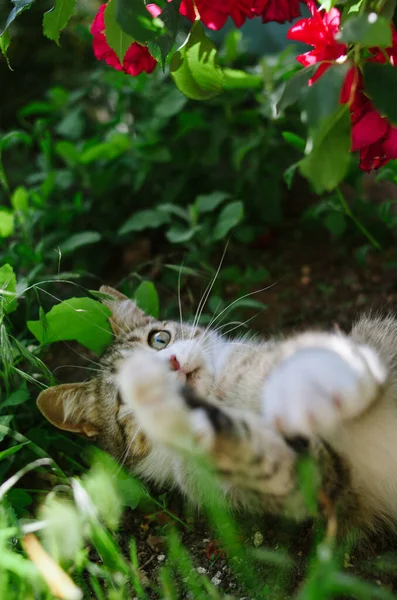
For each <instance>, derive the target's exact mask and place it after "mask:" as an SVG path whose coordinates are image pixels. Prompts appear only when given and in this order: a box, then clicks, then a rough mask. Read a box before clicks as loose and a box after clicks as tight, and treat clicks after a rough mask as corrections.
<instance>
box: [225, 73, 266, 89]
mask: <svg viewBox="0 0 397 600" xmlns="http://www.w3.org/2000/svg"><path fill="white" fill-rule="evenodd" d="M263 85H264V79H263V77H262V75H252V74H251V73H246V72H245V71H240V70H239V69H223V87H224V88H225V90H258V89H260V88H261V87H263Z"/></svg>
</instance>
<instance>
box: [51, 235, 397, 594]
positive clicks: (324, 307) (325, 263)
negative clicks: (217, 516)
mask: <svg viewBox="0 0 397 600" xmlns="http://www.w3.org/2000/svg"><path fill="white" fill-rule="evenodd" d="M361 245H362V240H360V244H359V245H357V247H354V246H349V247H346V246H345V245H341V244H339V243H338V242H335V241H329V240H325V239H323V240H319V239H318V237H317V238H312V239H310V238H309V239H307V238H305V239H302V237H301V235H300V234H299V233H294V232H293V231H292V232H291V230H289V231H287V232H284V233H283V234H281V233H280V234H278V235H276V236H275V237H274V239H272V241H271V243H270V244H269V243H268V242H266V244H265V247H259V248H256V249H252V250H251V251H250V252H251V254H252V258H253V263H254V264H256V265H258V266H265V267H266V268H267V269H268V270H269V272H270V275H271V278H270V279H267V280H266V281H265V282H264V284H263V285H269V284H272V283H275V282H277V283H275V285H273V286H272V287H271V288H270V289H268V290H267V291H264V292H262V293H260V294H258V296H257V297H256V298H257V299H260V300H262V301H263V302H264V303H265V304H266V305H267V307H268V308H267V310H265V311H264V312H263V313H261V314H260V315H259V316H258V317H256V319H255V321H253V323H254V324H253V328H254V329H255V330H257V331H258V332H260V333H262V334H263V335H271V334H275V333H279V332H280V331H283V332H289V331H292V330H297V329H302V328H304V327H307V326H314V327H321V328H323V329H331V328H332V327H334V326H337V327H339V328H340V329H342V330H346V331H348V330H349V327H350V325H351V323H352V321H354V319H355V318H356V317H357V315H358V314H359V313H361V312H363V311H368V310H382V311H388V310H394V309H395V305H396V302H397V263H396V262H395V259H394V253H393V251H392V250H390V251H387V252H369V253H368V254H367V255H366V257H365V259H364V260H363V261H362V262H361V263H360V262H359V261H358V260H357V256H356V255H357V250H358V248H359V247H360V246H361ZM144 246H145V252H147V250H148V248H147V244H144ZM129 255H130V254H129ZM138 260H139V252H138ZM230 262H233V259H231V261H230ZM128 268H131V264H128ZM261 287H263V286H262V285H261V284H258V286H257V288H258V289H259V288H261ZM229 291H230V293H231V295H232V294H234V293H235V295H236V296H238V289H231V290H229ZM51 353H52V357H51V361H50V362H51V363H52V364H56V365H57V366H58V367H59V366H60V365H62V364H67V363H70V362H73V364H79V362H78V361H79V360H80V361H81V364H84V357H83V358H81V357H80V359H79V357H77V356H73V359H72V360H71V359H70V351H69V350H68V349H66V350H65V346H64V345H53V349H52V351H51ZM61 373H62V376H61V377H60V379H62V380H63V381H70V380H72V379H74V380H75V379H76V371H75V370H74V369H71V370H69V371H68V370H67V369H66V370H64V369H62V371H60V372H58V373H57V376H58V375H61ZM166 506H167V510H168V511H169V512H164V511H158V510H157V511H156V509H154V507H152V509H151V510H148V509H146V510H141V511H128V512H127V514H126V515H125V519H124V523H123V527H122V529H121V531H120V533H119V541H120V544H121V546H122V547H125V549H126V553H127V554H128V552H129V550H128V543H129V539H130V537H131V536H134V537H135V539H136V542H137V551H138V558H139V564H140V571H139V573H140V578H141V581H142V584H143V585H147V586H148V594H149V596H150V597H153V598H155V597H158V596H156V595H155V593H154V592H151V591H150V590H151V589H152V585H153V583H154V582H155V581H156V580H157V575H158V571H159V567H161V566H163V565H164V564H165V563H166V562H167V560H168V558H169V557H168V550H167V545H166V540H165V533H166V531H167V528H168V527H170V525H173V524H175V525H176V526H177V528H178V530H179V534H180V537H181V539H182V541H183V543H184V546H185V547H186V548H187V549H188V550H189V552H190V555H191V557H192V560H193V563H194V565H195V568H196V569H197V571H198V572H199V573H202V574H205V575H206V576H207V577H208V579H209V580H210V581H211V582H212V583H213V585H214V586H215V587H216V588H217V589H218V590H219V591H220V592H223V593H224V594H226V595H230V596H232V597H233V598H240V600H242V599H243V598H244V599H248V596H247V594H246V593H245V591H244V586H242V584H241V583H240V582H239V579H238V577H237V576H236V574H235V572H236V570H237V571H238V561H239V559H238V558H237V557H234V558H233V556H228V551H227V548H221V547H220V546H219V543H218V542H217V540H216V539H215V538H214V533H213V532H211V528H210V527H209V525H208V523H207V521H206V520H205V518H204V516H203V515H200V514H198V513H192V512H191V511H190V512H189V511H188V512H186V510H185V509H184V508H183V503H182V501H181V499H180V498H178V496H176V495H173V494H169V493H168V494H167V495H166ZM169 513H173V514H174V515H176V516H177V517H178V519H181V520H182V521H183V523H184V524H181V523H180V522H179V521H176V520H175V519H174V518H173V517H172V516H170V514H169ZM239 522H240V524H241V527H242V531H241V536H242V537H241V539H242V541H243V544H244V545H245V546H246V547H250V548H259V549H267V550H277V549H279V548H284V549H285V548H287V549H288V551H289V554H290V557H291V558H292V559H293V560H294V561H295V567H294V568H293V570H292V572H291V571H289V574H288V576H287V575H284V576H283V575H282V574H281V580H280V581H281V583H278V580H277V578H275V577H273V575H272V578H271V579H270V581H272V588H271V589H269V590H268V592H267V593H266V597H269V598H272V597H275V598H276V597H277V598H281V597H282V595H280V594H282V592H281V590H282V589H285V587H284V586H285V583H286V581H287V582H288V583H287V588H288V589H289V590H290V591H292V590H293V589H296V588H297V587H298V586H299V584H300V583H301V582H302V580H303V578H304V574H305V571H306V569H307V557H308V553H309V552H310V548H311V546H312V540H313V535H314V533H313V529H312V526H311V525H310V524H309V525H304V526H300V527H295V526H292V525H291V524H286V523H284V522H280V521H277V520H271V519H268V518H257V519H250V518H248V517H247V516H241V517H239ZM393 544H394V546H395V541H394V542H391V543H390V542H389V541H388V540H385V539H384V538H382V539H381V540H380V539H379V538H378V539H376V540H375V541H371V542H368V543H366V545H365V546H364V547H360V548H358V549H355V550H353V551H351V552H350V553H346V554H345V557H344V566H345V568H346V571H347V572H348V573H350V574H359V575H360V576H362V577H365V578H366V579H367V580H369V581H372V582H375V583H376V584H377V585H378V586H380V587H382V588H385V589H387V590H390V591H397V580H395V579H394V578H393V576H392V575H388V574H387V572H385V571H383V570H382V571H380V570H377V569H376V568H375V567H374V561H376V559H377V558H378V557H379V556H380V555H381V554H383V553H384V552H385V551H388V550H392V549H393ZM257 564H258V567H257V569H258V570H259V571H260V570H261V571H263V573H264V574H267V575H269V572H270V573H273V571H274V569H275V567H274V566H272V565H271V564H270V565H269V563H266V562H262V563H260V562H259V563H257ZM368 565H371V568H370V570H369V566H368ZM236 566H237V569H236ZM291 573H292V574H291ZM283 577H284V578H283ZM265 578H266V577H263V580H264V579H265ZM183 583H184V582H183V581H181V585H182V587H183ZM185 583H186V582H185ZM280 585H281V586H282V587H279V586H280ZM151 594H152V595H151ZM181 597H184V596H183V595H181ZM260 597H265V595H263V596H257V598H260ZM251 598H252V596H251Z"/></svg>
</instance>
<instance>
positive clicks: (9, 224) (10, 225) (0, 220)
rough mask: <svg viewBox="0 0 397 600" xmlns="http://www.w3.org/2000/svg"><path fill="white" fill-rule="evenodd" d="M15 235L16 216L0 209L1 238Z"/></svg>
mask: <svg viewBox="0 0 397 600" xmlns="http://www.w3.org/2000/svg"><path fill="white" fill-rule="evenodd" d="M13 233H14V215H13V214H12V212H11V211H9V210H7V209H4V210H3V209H0V238H2V237H3V238H6V237H10V235H12V234H13Z"/></svg>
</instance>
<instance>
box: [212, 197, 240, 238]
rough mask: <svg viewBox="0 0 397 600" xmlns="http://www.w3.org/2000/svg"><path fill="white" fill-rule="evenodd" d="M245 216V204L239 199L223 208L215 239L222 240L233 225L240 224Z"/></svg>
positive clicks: (214, 235)
mask: <svg viewBox="0 0 397 600" xmlns="http://www.w3.org/2000/svg"><path fill="white" fill-rule="evenodd" d="M243 217H244V205H243V203H242V202H240V201H239V200H237V201H236V202H231V203H230V204H228V205H227V206H225V208H224V209H223V210H222V212H221V214H220V215H219V219H218V222H217V224H216V226H215V230H214V234H213V238H214V240H221V239H222V238H224V237H225V236H226V235H227V234H228V233H229V232H230V230H231V229H233V227H235V226H236V225H238V223H240V221H241V220H242V219H243Z"/></svg>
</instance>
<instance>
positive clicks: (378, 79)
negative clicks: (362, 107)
mask: <svg viewBox="0 0 397 600" xmlns="http://www.w3.org/2000/svg"><path fill="white" fill-rule="evenodd" d="M363 74H364V84H365V86H364V87H365V92H366V93H368V96H369V97H370V98H371V100H372V101H373V103H374V105H375V107H376V108H377V109H378V111H379V112H380V113H381V115H382V116H384V117H387V118H388V119H389V120H390V121H391V122H392V123H394V125H397V102H396V98H397V69H396V68H395V67H393V66H392V65H380V64H378V63H374V62H369V61H367V62H365V63H364V66H363Z"/></svg>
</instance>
